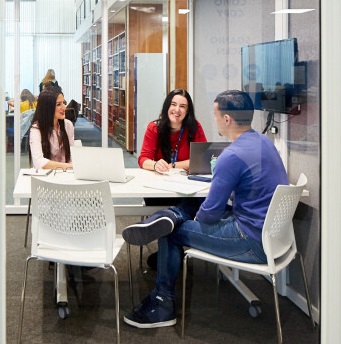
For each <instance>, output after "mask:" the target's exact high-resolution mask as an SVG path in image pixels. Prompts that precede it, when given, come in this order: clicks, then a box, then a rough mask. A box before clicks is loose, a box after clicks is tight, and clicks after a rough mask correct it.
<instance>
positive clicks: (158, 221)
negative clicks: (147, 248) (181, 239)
mask: <svg viewBox="0 0 341 344" xmlns="http://www.w3.org/2000/svg"><path fill="white" fill-rule="evenodd" d="M176 222H177V218H176V215H175V214H174V213H173V212H172V211H171V210H160V211H158V212H156V213H155V214H153V215H152V216H150V217H148V218H147V219H146V220H144V221H142V222H139V223H136V224H134V225H131V226H128V227H126V228H125V229H124V230H123V232H122V236H123V239H124V240H125V241H126V242H127V243H129V244H131V245H138V246H143V245H147V244H149V243H150V242H152V241H154V240H156V239H159V238H161V237H163V236H165V235H168V234H170V233H171V232H172V231H173V229H174V225H175V224H176Z"/></svg>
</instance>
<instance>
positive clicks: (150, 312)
mask: <svg viewBox="0 0 341 344" xmlns="http://www.w3.org/2000/svg"><path fill="white" fill-rule="evenodd" d="M123 320H124V322H125V323H126V324H128V325H130V326H134V327H138V328H155V327H166V326H173V325H175V324H176V307H175V301H173V300H170V299H167V298H165V297H162V296H160V295H157V293H155V292H152V293H151V294H150V295H149V296H147V297H146V298H145V299H144V300H143V301H142V303H141V304H140V306H139V307H138V309H137V310H135V311H132V312H131V313H130V314H128V315H126V316H124V318H123Z"/></svg>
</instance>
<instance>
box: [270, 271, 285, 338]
mask: <svg viewBox="0 0 341 344" xmlns="http://www.w3.org/2000/svg"><path fill="white" fill-rule="evenodd" d="M270 277H271V280H272V286H273V292H274V299H275V308H276V324H277V343H278V344H282V340H283V339H282V327H281V317H280V314H279V303H278V293H277V282H276V274H273V275H271V276H270Z"/></svg>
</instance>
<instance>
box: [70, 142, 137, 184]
mask: <svg viewBox="0 0 341 344" xmlns="http://www.w3.org/2000/svg"><path fill="white" fill-rule="evenodd" d="M70 148H71V158H72V165H73V172H74V175H75V178H76V179H85V180H98V181H101V180H108V181H109V182H114V183H126V182H127V181H129V180H130V179H132V178H134V176H126V173H125V167H124V158H123V150H122V148H104V147H84V146H83V147H76V146H72V147H70Z"/></svg>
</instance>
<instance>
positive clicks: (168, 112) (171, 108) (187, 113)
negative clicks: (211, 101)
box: [138, 89, 207, 172]
mask: <svg viewBox="0 0 341 344" xmlns="http://www.w3.org/2000/svg"><path fill="white" fill-rule="evenodd" d="M192 141H193V142H206V141H207V140H206V136H205V133H204V130H203V128H202V126H201V124H200V123H199V122H198V121H197V120H196V119H195V114H194V106H193V102H192V99H191V96H190V95H189V93H188V92H187V91H185V90H183V89H176V90H173V91H172V92H170V93H169V94H168V95H167V97H166V99H165V101H164V103H163V107H162V111H161V114H160V116H159V118H158V119H157V120H155V121H153V122H150V123H149V124H148V127H147V130H146V133H145V135H144V139H143V144H142V148H141V153H140V156H139V158H138V163H139V166H140V167H141V168H144V169H146V170H154V171H157V172H166V171H168V170H170V169H171V168H182V169H185V170H188V168H189V147H190V142H192Z"/></svg>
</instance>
